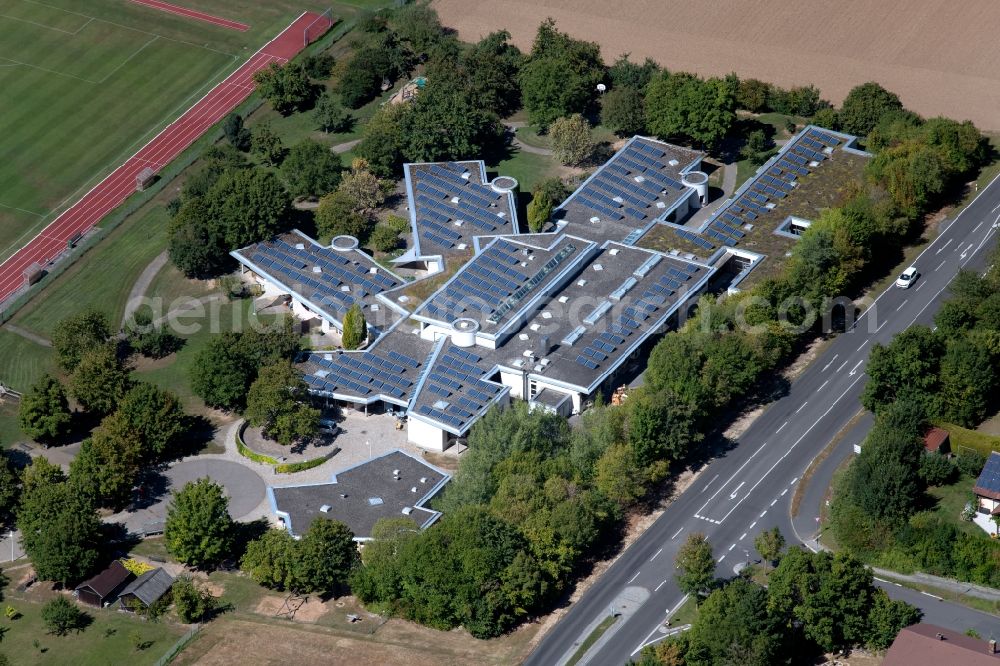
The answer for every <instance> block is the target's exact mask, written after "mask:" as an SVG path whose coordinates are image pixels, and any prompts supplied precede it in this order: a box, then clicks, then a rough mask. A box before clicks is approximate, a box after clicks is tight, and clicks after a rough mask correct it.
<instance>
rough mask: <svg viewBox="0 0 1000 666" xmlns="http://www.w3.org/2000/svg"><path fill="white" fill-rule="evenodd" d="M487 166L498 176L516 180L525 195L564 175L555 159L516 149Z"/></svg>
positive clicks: (488, 163)
mask: <svg viewBox="0 0 1000 666" xmlns="http://www.w3.org/2000/svg"><path fill="white" fill-rule="evenodd" d="M486 166H487V168H488V170H489V171H494V172H496V173H497V175H500V176H512V177H514V178H516V179H517V182H518V183H519V184H520V190H521V192H524V193H527V192H531V190H532V189H534V187H535V185H537V184H538V183H540V182H541V181H543V180H545V179H547V178H556V177H559V176H560V175H561V173H562V170H561V167H560V166H559V163H558V162H556V160H555V159H554V158H553V157H551V156H549V155H538V154H536V153H528V152H524V151H521V150H518V149H517V148H516V147H511V149H510V152H509V153H508V154H507V155H504V156H502V159H500V160H499V161H497V160H494V161H492V162H487V164H486Z"/></svg>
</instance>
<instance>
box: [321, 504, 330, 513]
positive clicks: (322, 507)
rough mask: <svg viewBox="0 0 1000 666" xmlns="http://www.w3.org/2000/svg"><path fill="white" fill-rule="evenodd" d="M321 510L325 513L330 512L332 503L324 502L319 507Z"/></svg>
mask: <svg viewBox="0 0 1000 666" xmlns="http://www.w3.org/2000/svg"><path fill="white" fill-rule="evenodd" d="M319 510H320V511H322V512H323V513H330V505H329V504H324V505H323V506H321V507H320V508H319Z"/></svg>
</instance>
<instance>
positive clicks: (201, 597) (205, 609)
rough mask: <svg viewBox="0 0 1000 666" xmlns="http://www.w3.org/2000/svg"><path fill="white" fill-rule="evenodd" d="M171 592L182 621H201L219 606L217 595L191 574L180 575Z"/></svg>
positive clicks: (178, 615)
mask: <svg viewBox="0 0 1000 666" xmlns="http://www.w3.org/2000/svg"><path fill="white" fill-rule="evenodd" d="M170 592H171V596H172V597H173V601H174V608H175V609H176V610H177V617H179V618H180V620H181V622H185V623H191V622H201V621H202V620H204V619H205V618H206V617H207V616H208V615H209V614H210V613H211V612H212V611H213V610H215V608H216V607H217V606H218V602H217V601H216V599H215V597H213V596H212V594H211V593H210V592H209V591H208V590H205V589H202V588H201V587H200V586H199V585H198V584H197V583H195V582H194V580H192V578H191V577H190V576H179V577H178V578H177V580H175V581H174V584H173V586H172V587H171V590H170Z"/></svg>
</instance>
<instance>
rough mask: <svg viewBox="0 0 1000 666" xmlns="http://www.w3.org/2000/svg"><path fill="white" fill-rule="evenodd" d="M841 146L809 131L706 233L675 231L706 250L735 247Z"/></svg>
mask: <svg viewBox="0 0 1000 666" xmlns="http://www.w3.org/2000/svg"><path fill="white" fill-rule="evenodd" d="M840 143H841V140H840V139H839V138H837V137H835V136H833V135H832V134H828V133H827V132H823V131H820V130H817V129H810V130H809V131H808V132H806V133H805V134H804V135H803V136H801V137H799V139H798V140H796V141H795V143H794V144H792V145H791V146H790V147H789V149H788V150H787V151H786V152H785V153H784V154H783V155H782V157H781V159H779V160H778V161H777V162H776V163H775V164H774V165H773V166H771V167H769V168H768V170H767V171H766V172H765V173H763V174H761V175H759V176H758V177H757V178H756V179H755V180H754V182H753V184H751V185H750V187H749V188H748V189H747V190H746V191H745V192H744V193H743V195H742V196H741V197H740V198H739V199H737V200H736V201H734V202H733V203H732V204H730V205H729V206H727V207H726V208H724V209H723V210H722V212H721V213H720V214H719V215H718V216H717V217H716V218H715V219H713V220H712V222H711V223H710V224H709V225H708V227H707V228H706V229H705V230H704V231H702V232H700V234H696V233H693V232H690V231H687V230H682V229H674V231H675V233H676V234H677V235H678V236H680V237H681V238H683V239H685V240H687V241H689V242H691V243H693V244H695V245H697V246H698V247H700V248H703V249H705V250H711V249H713V248H714V247H715V245H713V241H714V242H715V243H719V244H722V245H727V246H729V247H732V246H734V245H736V244H737V243H739V242H740V240H742V239H743V237H744V236H745V235H746V234H745V233H744V232H743V231H742V230H741V229H740V227H742V226H743V225H745V224H751V223H753V222H754V220H756V219H757V218H758V217H759V216H760V215H762V214H764V213H767V212H769V211H770V208H769V207H768V204H770V203H772V202H776V201H780V200H781V199H784V198H785V197H786V196H788V194H789V193H790V192H791V191H792V190H793V189H794V188H795V183H796V181H797V179H798V178H799V177H801V176H808V175H809V173H810V170H811V169H812V168H814V166H813V165H815V164H818V163H821V162H822V161H823V160H825V159H826V158H827V155H826V153H825V152H823V151H824V150H826V149H828V148H835V147H837V146H838V145H840ZM706 237H707V238H706Z"/></svg>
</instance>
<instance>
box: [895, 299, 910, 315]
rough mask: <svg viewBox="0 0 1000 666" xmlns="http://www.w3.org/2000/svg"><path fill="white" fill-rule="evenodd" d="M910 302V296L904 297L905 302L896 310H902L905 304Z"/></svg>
mask: <svg viewBox="0 0 1000 666" xmlns="http://www.w3.org/2000/svg"><path fill="white" fill-rule="evenodd" d="M909 302H910V299H908V298H904V299H903V302H902V303H900V304H899V307H898V308H896V312H899V311H900V310H902V309H903V306H904V305H906V304H907V303H909Z"/></svg>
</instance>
